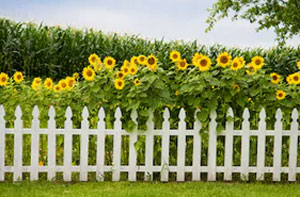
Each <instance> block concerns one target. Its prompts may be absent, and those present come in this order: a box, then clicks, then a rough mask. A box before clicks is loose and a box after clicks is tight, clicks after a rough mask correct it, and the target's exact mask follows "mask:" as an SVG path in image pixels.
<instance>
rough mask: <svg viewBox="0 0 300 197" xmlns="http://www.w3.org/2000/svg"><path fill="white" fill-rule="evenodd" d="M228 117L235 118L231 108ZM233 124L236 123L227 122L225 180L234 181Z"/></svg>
mask: <svg viewBox="0 0 300 197" xmlns="http://www.w3.org/2000/svg"><path fill="white" fill-rule="evenodd" d="M227 116H230V117H232V118H233V117H234V115H233V111H232V109H231V108H229V109H228V112H227ZM233 123H234V121H233V120H231V121H229V120H227V121H226V133H225V157H224V159H225V161H224V168H225V170H224V180H225V181H231V180H232V155H233V152H232V151H233V129H234V128H233Z"/></svg>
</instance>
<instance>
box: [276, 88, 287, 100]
mask: <svg viewBox="0 0 300 197" xmlns="http://www.w3.org/2000/svg"><path fill="white" fill-rule="evenodd" d="M285 96H286V94H285V92H284V91H282V90H277V91H276V98H277V99H278V100H282V99H284V98H285Z"/></svg>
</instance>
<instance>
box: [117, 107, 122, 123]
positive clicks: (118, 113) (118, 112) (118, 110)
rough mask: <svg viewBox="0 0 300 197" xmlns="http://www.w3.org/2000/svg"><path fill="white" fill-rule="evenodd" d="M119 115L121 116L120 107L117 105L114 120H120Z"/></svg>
mask: <svg viewBox="0 0 300 197" xmlns="http://www.w3.org/2000/svg"><path fill="white" fill-rule="evenodd" d="M121 117H122V112H121V109H120V107H117V109H116V112H115V118H116V120H121Z"/></svg>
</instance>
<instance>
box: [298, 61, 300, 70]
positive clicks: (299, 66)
mask: <svg viewBox="0 0 300 197" xmlns="http://www.w3.org/2000/svg"><path fill="white" fill-rule="evenodd" d="M297 66H298V69H299V70H300V60H299V61H298V62H297Z"/></svg>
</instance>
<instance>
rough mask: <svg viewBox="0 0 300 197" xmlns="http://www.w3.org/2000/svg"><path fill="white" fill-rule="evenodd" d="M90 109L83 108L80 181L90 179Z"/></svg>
mask: <svg viewBox="0 0 300 197" xmlns="http://www.w3.org/2000/svg"><path fill="white" fill-rule="evenodd" d="M88 117H89V110H88V108H87V107H84V108H83V111H82V121H81V136H80V181H87V180H88V155H89V134H88V130H89V120H88Z"/></svg>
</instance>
